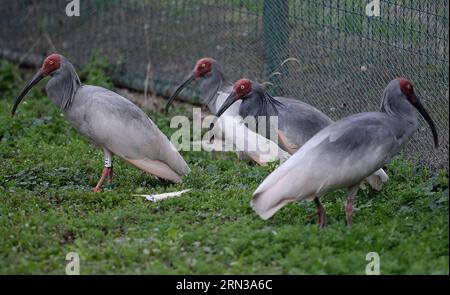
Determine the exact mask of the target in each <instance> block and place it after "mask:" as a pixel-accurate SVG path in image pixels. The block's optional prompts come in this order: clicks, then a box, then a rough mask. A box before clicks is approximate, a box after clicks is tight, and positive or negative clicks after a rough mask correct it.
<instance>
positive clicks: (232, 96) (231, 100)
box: [209, 91, 236, 131]
mask: <svg viewBox="0 0 450 295" xmlns="http://www.w3.org/2000/svg"><path fill="white" fill-rule="evenodd" d="M235 96H236V93H235V92H234V91H232V92H231V93H230V95H229V96H228V97H227V99H225V101H224V102H223V104H222V106H221V107H220V109H219V111H218V112H217V114H216V117H215V118H214V120H213V122H212V123H211V124H210V125H209V131H211V130H212V129H213V127H214V124H215V123H216V121H217V119H219V118H220V116H222V115H223V113H225V111H226V110H228V108H229V107H231V105H232V104H233V103H235V101H236V99H235Z"/></svg>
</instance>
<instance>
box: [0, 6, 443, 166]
mask: <svg viewBox="0 0 450 295" xmlns="http://www.w3.org/2000/svg"><path fill="white" fill-rule="evenodd" d="M370 2H371V1H368V0H367V1H366V0H323V1H312V0H310V1H307V0H305V1H293V0H291V1H285V0H256V1H245V0H185V1H181V0H160V1H157V0H140V1H138V0H135V1H132V0H128V1H117V0H109V1H107V0H80V4H81V16H80V17H72V18H69V17H67V16H66V14H65V6H66V5H67V3H68V1H63V0H47V1H31V0H29V1H25V0H22V1H20V0H18V1H14V0H3V1H1V2H0V25H1V26H0V30H1V31H0V52H3V53H5V52H7V53H8V54H11V53H15V52H20V53H25V54H28V55H21V56H24V57H27V56H32V55H36V54H37V55H39V56H44V55H46V54H48V53H50V52H53V51H57V52H60V53H62V54H64V55H65V56H67V57H68V58H69V59H70V60H71V61H73V62H74V63H75V64H76V65H78V66H80V65H82V64H83V63H85V62H86V61H87V60H88V59H89V58H90V56H91V55H92V53H93V52H94V51H96V50H98V51H99V52H100V53H101V54H102V55H103V56H105V57H106V58H107V59H108V60H109V62H110V63H111V64H112V65H113V71H112V75H113V76H114V79H115V81H117V82H119V83H120V84H122V85H125V86H128V87H131V88H135V89H139V90H143V89H144V85H145V84H146V82H147V85H148V87H149V89H150V90H152V91H154V92H156V93H158V94H160V95H167V94H168V93H169V92H170V91H171V90H173V87H174V86H175V85H176V84H177V83H179V82H180V81H181V80H182V78H183V77H184V76H185V75H186V74H187V73H188V72H189V71H190V70H191V69H192V68H193V66H194V63H195V61H196V60H197V59H198V58H200V57H203V56H211V57H214V58H215V59H217V60H218V61H219V62H220V63H221V65H222V68H223V70H224V71H225V74H226V76H227V78H229V79H230V80H231V81H234V80H236V79H238V78H241V77H244V76H245V77H248V78H252V79H255V80H258V81H260V82H271V84H267V86H268V87H269V89H270V90H271V92H272V93H273V94H274V95H285V96H291V97H295V98H299V99H302V100H303V101H305V102H307V103H310V104H312V105H315V106H317V107H318V108H320V109H322V110H323V111H324V112H326V113H327V114H329V115H330V116H331V117H332V118H334V119H338V118H341V117H343V116H346V115H349V114H352V113H356V112H363V111H368V110H378V108H379V104H380V96H381V93H382V91H383V89H384V87H385V86H386V84H387V83H388V81H390V80H391V79H393V78H395V77H398V76H404V77H407V78H409V79H410V80H412V81H413V82H414V84H415V89H416V91H417V92H418V93H419V94H420V96H421V98H422V99H423V101H424V104H425V105H426V107H427V108H428V109H429V110H430V112H431V114H432V117H433V118H434V120H435V121H436V124H437V128H438V131H439V135H440V140H441V147H440V149H439V150H437V151H436V150H433V148H432V138H431V135H430V133H429V130H428V126H427V125H426V124H425V123H424V121H421V125H420V130H419V131H418V133H417V134H416V135H415V137H414V140H412V141H411V142H410V143H409V146H408V147H407V148H406V149H405V151H406V152H405V155H407V156H408V157H412V158H417V159H419V160H420V161H422V162H423V163H425V164H427V165H430V166H432V167H440V166H444V167H447V168H448V129H449V128H448V110H449V94H448V85H449V79H448V69H449V66H448V62H449V59H448V48H449V46H448V24H449V23H448V12H449V2H448V1H446V0H436V1H431V0H425V1H418V0H403V1H400V0H397V1H381V2H380V3H381V10H380V16H379V17H368V16H367V15H366V5H367V4H369V3H370ZM288 58H295V59H296V60H295V61H294V60H291V61H289V62H286V63H285V64H283V65H281V64H282V63H283V61H284V60H286V59H288ZM187 93H188V95H190V96H191V99H193V100H195V99H196V97H195V91H194V88H191V89H190V91H188V92H187Z"/></svg>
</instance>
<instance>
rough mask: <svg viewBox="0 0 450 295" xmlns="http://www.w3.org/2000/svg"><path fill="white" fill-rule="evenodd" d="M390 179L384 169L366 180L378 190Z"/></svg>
mask: <svg viewBox="0 0 450 295" xmlns="http://www.w3.org/2000/svg"><path fill="white" fill-rule="evenodd" d="M388 180H389V176H388V175H387V174H386V172H384V170H383V169H379V170H377V171H376V172H375V173H374V174H372V175H370V176H369V177H367V178H366V181H367V182H368V183H369V184H370V186H371V187H373V188H374V189H376V190H377V191H379V190H381V189H382V188H383V184H384V183H385V182H386V181H388Z"/></svg>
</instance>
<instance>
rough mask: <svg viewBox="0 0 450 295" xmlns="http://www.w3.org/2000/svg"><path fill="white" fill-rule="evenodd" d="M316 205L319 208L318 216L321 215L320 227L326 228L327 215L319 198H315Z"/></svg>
mask: <svg viewBox="0 0 450 295" xmlns="http://www.w3.org/2000/svg"><path fill="white" fill-rule="evenodd" d="M314 203H316V206H317V214H318V215H319V227H320V228H324V227H325V226H327V215H326V213H325V208H324V207H323V206H322V203H321V202H320V200H319V198H318V197H315V198H314Z"/></svg>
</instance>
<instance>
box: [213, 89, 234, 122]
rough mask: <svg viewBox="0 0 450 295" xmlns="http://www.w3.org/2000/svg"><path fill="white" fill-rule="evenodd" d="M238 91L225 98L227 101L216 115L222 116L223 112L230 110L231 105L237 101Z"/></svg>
mask: <svg viewBox="0 0 450 295" xmlns="http://www.w3.org/2000/svg"><path fill="white" fill-rule="evenodd" d="M235 97H236V93H235V92H234V91H233V92H231V93H230V95H229V96H228V97H227V99H225V101H224V102H223V104H222V106H221V107H220V109H219V111H218V112H217V114H216V117H217V118H219V117H220V116H222V115H223V113H225V111H226V110H228V108H229V107H231V105H232V104H233V103H235V101H236V98H235Z"/></svg>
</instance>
